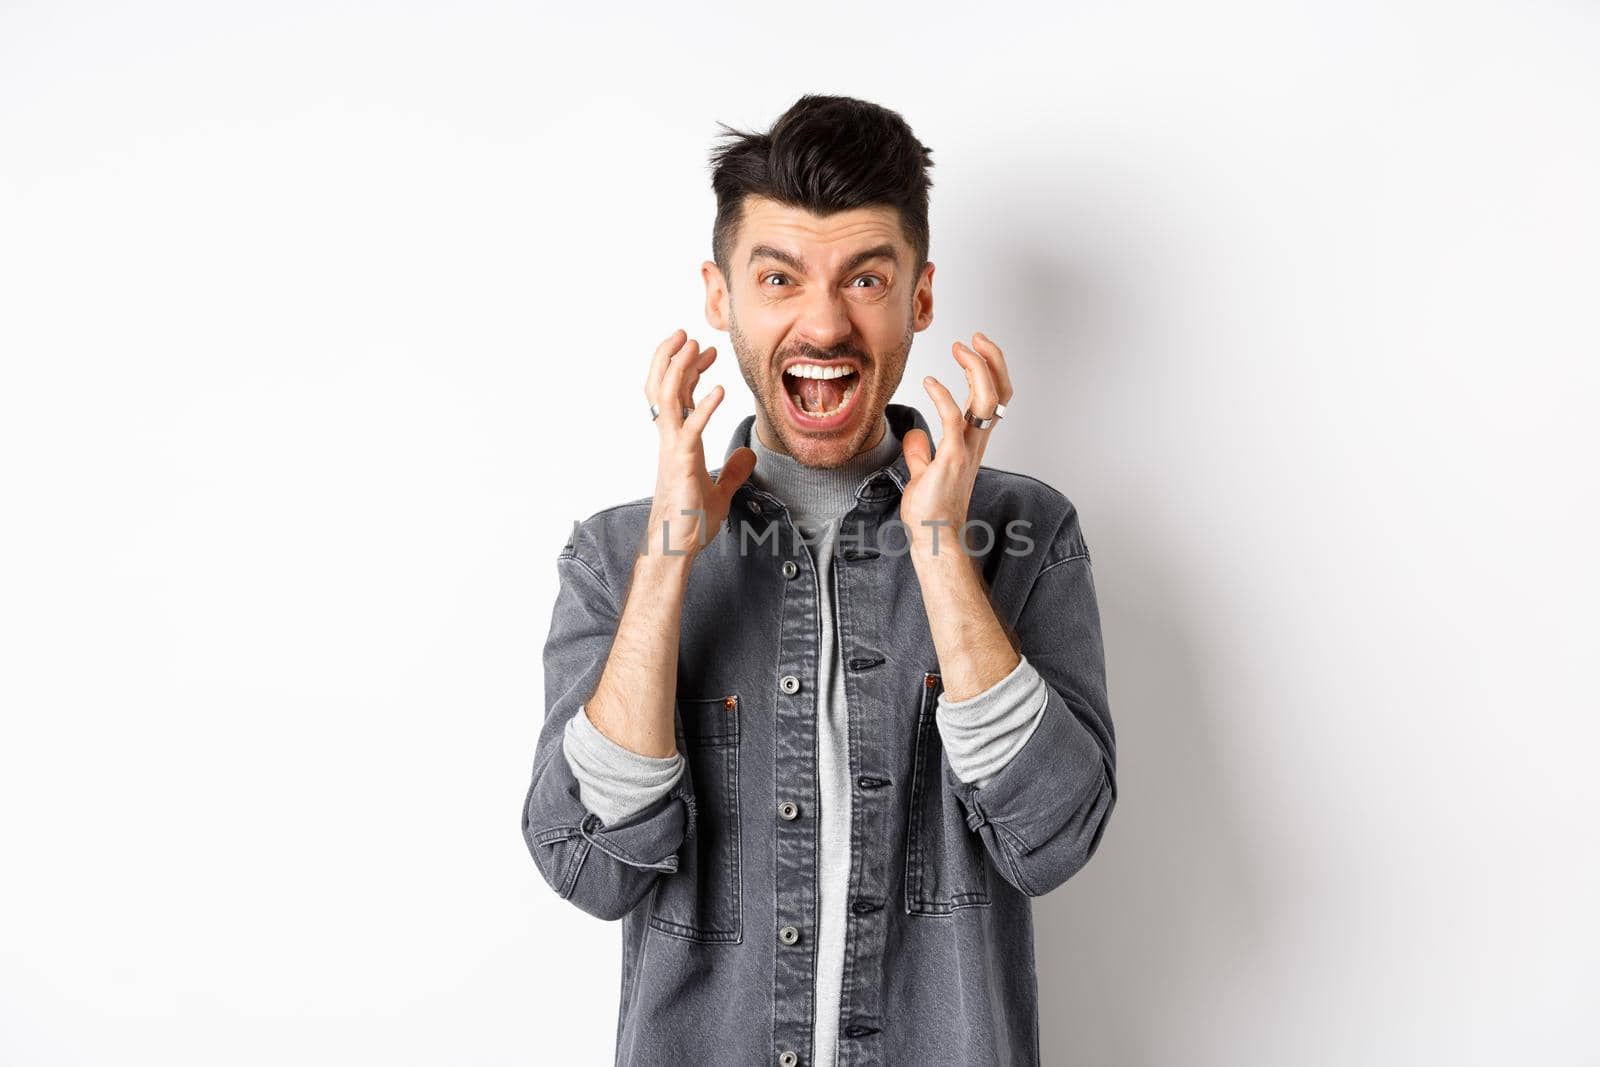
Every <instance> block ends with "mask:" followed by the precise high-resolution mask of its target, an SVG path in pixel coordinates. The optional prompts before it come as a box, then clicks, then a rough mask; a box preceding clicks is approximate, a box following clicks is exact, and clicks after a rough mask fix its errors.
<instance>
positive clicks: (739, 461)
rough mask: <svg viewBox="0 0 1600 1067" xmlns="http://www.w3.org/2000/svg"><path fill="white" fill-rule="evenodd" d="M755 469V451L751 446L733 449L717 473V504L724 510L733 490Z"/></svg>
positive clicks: (731, 497)
mask: <svg viewBox="0 0 1600 1067" xmlns="http://www.w3.org/2000/svg"><path fill="white" fill-rule="evenodd" d="M755 469H756V452H755V449H753V448H737V449H734V452H733V455H731V456H729V457H728V459H727V461H726V462H725V463H723V464H722V470H721V471H720V472H718V474H717V487H716V494H717V505H718V507H719V508H721V509H723V510H726V509H727V507H728V501H730V500H732V499H733V492H734V490H735V489H738V488H739V487H740V486H741V485H743V484H744V483H745V479H747V478H749V477H750V472H751V471H753V470H755Z"/></svg>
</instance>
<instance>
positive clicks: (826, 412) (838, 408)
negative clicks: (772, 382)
mask: <svg viewBox="0 0 1600 1067" xmlns="http://www.w3.org/2000/svg"><path fill="white" fill-rule="evenodd" d="M860 384H861V376H860V375H859V374H858V373H856V369H855V368H854V367H852V366H850V365H848V364H844V363H794V364H791V365H790V366H788V367H787V368H785V369H784V372H783V391H784V393H785V395H787V396H788V398H789V403H790V404H792V405H793V406H794V409H795V411H796V412H798V413H799V414H800V415H802V416H805V419H804V420H802V421H830V422H831V421H836V420H838V419H839V418H841V417H842V416H843V415H844V414H845V413H846V411H848V410H849V408H850V401H851V399H852V398H853V397H854V396H855V395H856V387H857V386H858V385H860Z"/></svg>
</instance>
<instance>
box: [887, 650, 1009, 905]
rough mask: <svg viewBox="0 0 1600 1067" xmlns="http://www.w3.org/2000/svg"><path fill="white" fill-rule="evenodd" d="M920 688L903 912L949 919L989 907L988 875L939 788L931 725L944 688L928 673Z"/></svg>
mask: <svg viewBox="0 0 1600 1067" xmlns="http://www.w3.org/2000/svg"><path fill="white" fill-rule="evenodd" d="M921 685H922V691H921V693H920V695H919V697H918V699H919V701H920V707H921V712H920V714H919V715H918V716H917V745H916V751H915V754H914V756H913V759H914V763H913V766H912V770H911V805H910V822H909V825H908V826H907V829H906V912H907V913H908V914H913V915H948V914H950V913H951V912H953V911H955V910H956V909H957V908H971V907H986V906H988V904H989V871H988V864H987V862H986V860H985V857H984V850H983V840H982V838H980V837H979V836H978V835H977V833H975V832H974V831H973V830H972V829H970V828H969V827H968V826H967V812H966V809H965V808H963V807H962V806H961V801H960V800H958V799H957V798H956V795H955V794H954V793H953V792H952V791H951V790H950V789H949V788H947V787H946V785H945V782H944V777H943V776H944V774H945V773H946V771H947V768H948V767H949V762H948V761H947V760H946V758H945V754H944V745H943V743H942V742H941V740H940V737H939V726H938V723H937V722H936V721H935V720H934V712H935V711H936V710H937V709H938V706H939V703H938V701H939V694H940V693H942V692H944V683H943V681H942V680H941V679H940V677H939V675H938V674H935V673H933V672H931V671H930V672H928V673H927V674H925V675H924V676H923V679H922V683H921Z"/></svg>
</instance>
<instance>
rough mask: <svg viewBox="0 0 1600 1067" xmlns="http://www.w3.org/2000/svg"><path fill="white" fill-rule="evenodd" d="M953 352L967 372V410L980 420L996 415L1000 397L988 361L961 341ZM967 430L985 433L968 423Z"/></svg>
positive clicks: (954, 347)
mask: <svg viewBox="0 0 1600 1067" xmlns="http://www.w3.org/2000/svg"><path fill="white" fill-rule="evenodd" d="M951 351H953V352H954V353H955V357H956V362H957V363H959V364H961V369H962V370H964V371H966V372H967V386H968V389H969V392H968V394H967V395H968V399H967V410H968V411H970V412H972V413H973V414H974V415H977V416H978V417H980V418H986V417H988V416H989V415H992V414H994V409H995V405H996V404H998V403H1000V397H999V394H998V393H997V392H996V390H995V384H994V375H993V374H991V373H990V372H989V363H988V361H987V360H985V359H984V358H983V357H982V356H980V355H978V353H976V352H974V351H973V350H972V349H970V348H968V347H967V346H966V345H964V344H962V343H961V342H960V341H957V342H956V343H955V345H954V346H953V347H952V349H951ZM967 428H968V429H969V430H971V431H972V432H974V433H984V432H985V431H983V430H980V429H978V428H977V427H976V426H973V425H972V424H971V423H967Z"/></svg>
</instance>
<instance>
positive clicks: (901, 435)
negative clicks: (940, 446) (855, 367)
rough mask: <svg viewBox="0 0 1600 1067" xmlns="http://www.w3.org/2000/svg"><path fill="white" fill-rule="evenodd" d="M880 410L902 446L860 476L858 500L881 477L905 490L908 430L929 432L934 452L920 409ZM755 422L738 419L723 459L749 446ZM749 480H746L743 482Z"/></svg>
mask: <svg viewBox="0 0 1600 1067" xmlns="http://www.w3.org/2000/svg"><path fill="white" fill-rule="evenodd" d="M883 414H884V417H885V418H886V419H888V421H889V433H892V434H894V436H895V438H896V440H898V441H899V442H900V443H901V446H902V447H898V448H896V449H895V457H894V462H892V463H889V464H887V465H885V466H882V467H879V468H877V469H876V470H873V471H871V472H870V473H868V474H867V475H866V477H865V478H863V479H862V481H861V484H860V485H858V486H857V487H856V493H855V495H856V499H857V500H860V499H861V498H862V494H863V493H864V492H865V491H866V490H867V488H868V487H869V486H871V485H872V484H873V483H875V482H880V481H888V482H889V483H890V484H891V485H893V486H894V492H896V493H900V492H904V491H905V487H906V483H907V482H909V481H910V480H911V468H910V466H908V465H907V463H906V456H905V448H904V447H903V446H904V442H905V436H906V432H907V431H908V430H921V431H922V432H923V433H925V434H927V435H928V458H929V459H932V458H933V456H934V455H935V454H936V453H937V449H936V447H935V446H934V443H933V434H932V432H931V431H930V430H929V429H928V421H927V420H926V419H924V418H923V417H922V412H920V411H918V410H917V409H916V408H914V407H912V406H911V405H909V404H893V403H891V404H885V405H884V408H883ZM755 425H756V417H755V416H754V415H746V416H745V417H744V418H743V419H741V420H740V421H739V425H738V426H736V427H734V430H733V436H732V438H731V439H730V440H729V442H728V447H727V450H726V451H724V452H723V454H722V462H723V463H727V462H728V459H729V458H730V457H731V456H732V455H733V454H734V453H735V452H737V451H738V450H739V449H741V448H750V447H751V445H750V437H751V435H752V434H753V433H754V432H755ZM720 470H721V468H718V473H720ZM748 484H749V483H748V482H746V485H748ZM740 489H741V490H743V489H744V486H740Z"/></svg>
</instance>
